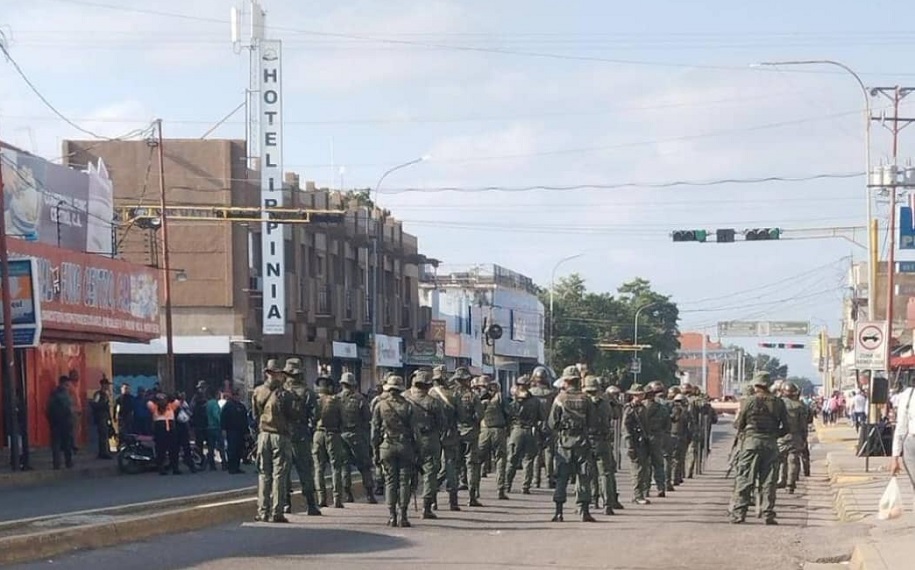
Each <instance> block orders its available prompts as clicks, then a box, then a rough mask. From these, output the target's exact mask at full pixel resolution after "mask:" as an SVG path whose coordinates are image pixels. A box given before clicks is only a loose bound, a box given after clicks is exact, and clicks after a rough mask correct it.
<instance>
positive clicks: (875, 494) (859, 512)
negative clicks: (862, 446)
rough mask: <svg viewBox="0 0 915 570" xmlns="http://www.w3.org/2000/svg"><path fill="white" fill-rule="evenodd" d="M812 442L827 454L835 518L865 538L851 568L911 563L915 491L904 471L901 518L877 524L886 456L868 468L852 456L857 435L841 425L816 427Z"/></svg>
mask: <svg viewBox="0 0 915 570" xmlns="http://www.w3.org/2000/svg"><path fill="white" fill-rule="evenodd" d="M816 433H817V439H818V441H819V444H818V445H820V446H821V448H822V450H823V451H825V453H826V458H827V459H826V461H827V472H828V475H829V482H830V486H831V488H832V491H833V495H834V499H835V508H836V513H837V515H838V517H839V519H840V520H842V521H845V522H861V523H864V524H865V525H866V528H867V529H868V532H867V535H866V536H863V537H861V540H860V541H859V542H858V544H857V545H856V547H855V551H854V554H853V556H852V561H851V565H850V567H851V568H852V569H854V570H902V569H906V568H912V567H913V566H915V563H913V562H912V561H913V560H915V532H913V531H915V514H913V509H915V492H913V486H912V484H910V482H909V480H908V477H907V476H906V475H905V473H904V472H903V473H902V474H901V475H900V476H899V486H900V489H901V490H902V497H903V507H904V509H905V514H903V516H902V517H900V518H899V519H895V520H890V521H880V520H877V509H878V504H879V502H880V497H881V496H882V495H883V491H884V489H885V488H886V485H887V482H888V481H889V472H888V465H889V459H888V458H886V457H872V458H871V459H870V469H869V470H865V460H864V458H863V457H857V456H856V453H855V452H856V447H857V442H858V435H857V433H856V432H855V429H854V427H852V426H851V425H849V424H846V423H839V424H837V425H831V426H825V425H823V424H821V423H819V422H818V423H817V425H816Z"/></svg>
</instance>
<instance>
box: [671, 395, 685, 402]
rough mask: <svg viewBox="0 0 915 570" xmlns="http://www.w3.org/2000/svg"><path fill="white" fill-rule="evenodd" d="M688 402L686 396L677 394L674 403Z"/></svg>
mask: <svg viewBox="0 0 915 570" xmlns="http://www.w3.org/2000/svg"><path fill="white" fill-rule="evenodd" d="M686 401H687V400H686V396H684V395H683V394H677V395H676V396H674V402H686Z"/></svg>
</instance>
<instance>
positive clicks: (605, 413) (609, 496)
mask: <svg viewBox="0 0 915 570" xmlns="http://www.w3.org/2000/svg"><path fill="white" fill-rule="evenodd" d="M585 393H586V394H587V395H588V397H589V398H590V400H591V405H592V407H593V409H592V410H591V411H592V414H593V416H594V421H593V422H592V424H591V427H590V429H589V430H588V439H589V440H590V443H591V458H590V462H589V463H590V470H591V498H592V500H593V501H594V506H595V507H596V508H600V505H599V504H598V502H599V499H600V498H601V497H603V499H604V514H607V515H612V514H614V512H613V506H614V504H616V502H617V496H618V495H617V491H616V476H615V473H616V460H615V459H614V458H613V446H612V443H611V441H610V435H611V433H612V429H613V428H612V426H611V422H612V421H613V408H611V407H610V402H608V401H607V398H605V397H603V396H602V395H601V386H600V379H599V378H596V377H594V376H589V377H588V378H586V379H585Z"/></svg>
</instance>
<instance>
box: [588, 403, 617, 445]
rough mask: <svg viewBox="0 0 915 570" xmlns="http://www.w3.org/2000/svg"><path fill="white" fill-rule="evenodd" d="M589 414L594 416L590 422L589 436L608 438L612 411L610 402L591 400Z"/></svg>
mask: <svg viewBox="0 0 915 570" xmlns="http://www.w3.org/2000/svg"><path fill="white" fill-rule="evenodd" d="M591 405H592V406H593V407H592V408H591V413H592V414H593V416H594V421H593V422H591V429H590V430H588V432H589V435H592V436H608V435H610V416H611V414H612V413H613V410H612V409H611V408H610V402H608V401H607V400H605V399H604V398H600V397H598V398H592V399H591Z"/></svg>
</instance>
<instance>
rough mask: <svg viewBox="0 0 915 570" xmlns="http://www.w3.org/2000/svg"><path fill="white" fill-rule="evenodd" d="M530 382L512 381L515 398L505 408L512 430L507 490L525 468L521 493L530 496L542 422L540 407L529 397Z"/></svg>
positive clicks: (542, 415) (526, 380)
mask: <svg viewBox="0 0 915 570" xmlns="http://www.w3.org/2000/svg"><path fill="white" fill-rule="evenodd" d="M530 383H531V379H530V377H529V376H526V375H525V376H520V377H519V378H518V379H517V380H515V391H514V397H513V398H512V401H511V403H510V404H509V405H508V421H509V423H510V424H511V431H510V433H509V436H508V464H509V465H508V473H507V477H508V491H509V492H511V489H512V483H513V482H514V480H515V474H517V472H518V470H519V469H521V467H522V464H523V467H524V481H523V482H522V483H521V493H522V494H524V495H530V494H531V485H532V484H533V481H534V460H535V459H536V457H537V452H538V451H539V450H540V443H539V439H538V437H539V434H540V429H541V424H542V423H543V421H544V419H545V417H546V416H545V414H544V413H543V407H542V406H541V405H540V402H539V401H538V400H537V398H534V397H533V396H531V392H530Z"/></svg>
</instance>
